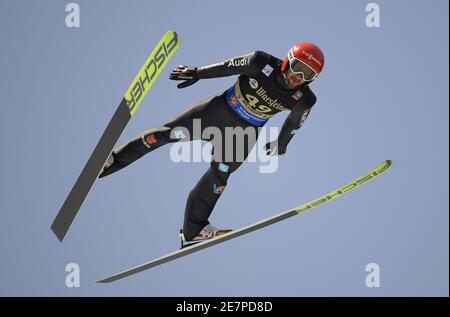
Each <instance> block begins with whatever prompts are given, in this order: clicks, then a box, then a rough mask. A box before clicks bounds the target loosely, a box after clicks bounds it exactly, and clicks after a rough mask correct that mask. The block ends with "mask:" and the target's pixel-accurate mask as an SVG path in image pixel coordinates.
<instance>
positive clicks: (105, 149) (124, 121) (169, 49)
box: [51, 31, 180, 241]
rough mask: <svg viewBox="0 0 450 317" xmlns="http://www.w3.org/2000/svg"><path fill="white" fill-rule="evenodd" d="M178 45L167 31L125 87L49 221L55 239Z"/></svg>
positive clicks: (174, 35)
mask: <svg viewBox="0 0 450 317" xmlns="http://www.w3.org/2000/svg"><path fill="white" fill-rule="evenodd" d="M179 47H180V38H179V36H178V34H177V33H176V32H174V31H169V32H167V33H166V34H165V35H164V37H163V38H162V39H161V40H160V41H159V43H158V45H157V46H156V47H155V49H154V50H153V51H152V53H151V55H150V57H149V58H148V59H147V61H146V62H145V64H144V66H142V67H141V69H140V71H139V73H138V75H137V76H136V77H135V78H134V80H133V82H132V83H131V85H130V87H129V88H128V89H127V91H126V93H125V95H124V97H123V99H122V100H121V102H120V104H119V106H118V107H117V110H116V112H115V113H114V115H113V117H112V119H111V121H110V122H109V124H108V126H107V128H106V130H105V131H104V132H103V135H102V137H101V138H100V141H99V142H98V144H97V146H96V147H95V149H94V151H93V153H92V154H91V156H90V158H89V160H88V162H87V163H86V165H85V166H84V168H83V171H82V172H81V174H80V176H79V177H78V179H77V181H76V182H75V185H74V186H73V188H72V190H71V191H70V193H69V195H68V196H67V198H66V200H65V201H64V203H63V205H62V207H61V209H60V210H59V212H58V214H57V216H56V218H55V220H54V221H53V223H52V225H51V229H52V231H53V232H54V233H55V235H56V237H57V238H58V239H59V241H62V240H63V239H64V237H65V235H66V234H67V231H68V230H69V228H70V226H71V224H72V222H73V221H74V219H75V217H76V215H77V213H78V211H79V209H80V208H81V206H82V205H83V202H84V201H85V200H86V197H87V196H88V194H89V192H90V190H91V188H92V186H93V185H94V183H95V181H96V179H97V178H98V176H99V174H100V173H101V170H102V167H103V165H104V164H105V162H106V160H107V159H108V156H109V155H110V154H111V152H112V150H113V148H114V145H115V144H116V142H117V140H118V139H119V137H120V136H121V135H122V133H123V131H124V130H125V128H126V126H127V125H128V122H129V121H130V119H131V118H132V117H133V116H134V115H135V113H136V110H137V109H138V107H139V105H140V104H141V102H142V100H143V99H144V97H145V95H146V94H147V92H148V91H149V90H150V88H151V87H152V86H153V84H154V82H155V81H156V79H157V78H158V76H159V75H160V74H161V72H162V70H163V68H164V67H165V66H166V65H167V63H168V62H169V60H170V59H171V58H172V56H173V55H174V54H175V52H176V51H177V49H178V48H179Z"/></svg>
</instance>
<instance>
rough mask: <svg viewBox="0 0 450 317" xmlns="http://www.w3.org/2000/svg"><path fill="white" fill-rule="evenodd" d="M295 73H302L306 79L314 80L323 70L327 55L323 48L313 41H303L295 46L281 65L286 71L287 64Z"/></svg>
mask: <svg viewBox="0 0 450 317" xmlns="http://www.w3.org/2000/svg"><path fill="white" fill-rule="evenodd" d="M288 64H289V67H290V69H291V71H292V72H293V73H295V74H302V76H303V79H304V80H306V81H311V80H314V79H315V78H316V77H317V76H318V75H319V74H320V72H321V71H322V69H323V66H324V64H325V57H324V56H323V53H322V50H321V49H320V48H319V47H318V46H316V45H314V44H313V43H309V42H303V43H299V44H297V45H295V46H293V47H292V48H291V49H290V50H289V52H288V54H287V56H286V58H285V59H284V61H283V64H282V65H281V70H282V71H283V72H284V71H285V70H286V68H287V65H288Z"/></svg>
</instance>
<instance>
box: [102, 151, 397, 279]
mask: <svg viewBox="0 0 450 317" xmlns="http://www.w3.org/2000/svg"><path fill="white" fill-rule="evenodd" d="M392 165H393V162H392V161H390V160H387V161H384V162H383V163H381V164H380V165H379V166H378V167H377V168H375V169H374V170H372V171H371V172H369V173H367V174H365V175H364V176H362V177H360V178H358V179H356V180H354V181H353V182H351V183H349V184H347V185H345V186H342V187H341V188H339V189H337V190H335V191H333V192H331V193H328V194H327V195H325V196H322V197H320V198H318V199H315V200H313V201H310V202H308V203H306V204H302V205H299V206H297V207H295V208H293V209H291V210H289V211H285V212H282V213H280V214H277V215H275V216H272V217H269V218H266V219H264V220H261V221H259V222H257V223H254V224H252V225H249V226H247V227H243V228H241V229H238V230H235V231H231V232H229V233H227V234H224V235H222V236H218V237H216V238H212V239H210V240H206V241H204V242H200V243H197V244H194V245H191V246H188V247H185V248H183V249H181V250H178V251H175V252H172V253H169V254H167V255H164V256H162V257H160V258H157V259H155V260H152V261H150V262H147V263H144V264H142V265H139V266H136V267H134V268H131V269H128V270H126V271H123V272H120V273H118V274H115V275H111V276H109V277H106V278H103V279H101V280H99V281H97V283H110V282H114V281H117V280H120V279H122V278H124V277H127V276H130V275H133V274H136V273H139V272H141V271H144V270H147V269H150V268H152V267H155V266H158V265H161V264H164V263H167V262H169V261H172V260H175V259H178V258H180V257H183V256H185V255H188V254H191V253H194V252H197V251H200V250H203V249H206V248H209V247H212V246H213V245H216V244H218V243H222V242H225V241H227V240H230V239H234V238H237V237H239V236H242V235H244V234H247V233H249V232H252V231H255V230H258V229H261V228H264V227H267V226H269V225H271V224H274V223H277V222H279V221H282V220H285V219H287V218H290V217H292V216H296V215H298V214H300V213H302V212H304V211H307V210H309V209H312V208H315V207H318V206H320V205H322V204H324V203H327V202H329V201H330V200H333V199H335V198H337V197H340V196H342V195H343V194H345V193H347V192H349V191H351V190H353V189H355V188H356V187H358V186H361V185H362V184H364V183H366V182H367V181H369V180H372V179H374V178H376V177H378V176H379V175H381V174H382V173H384V172H385V171H387V170H388V169H389V168H390V167H391V166H392Z"/></svg>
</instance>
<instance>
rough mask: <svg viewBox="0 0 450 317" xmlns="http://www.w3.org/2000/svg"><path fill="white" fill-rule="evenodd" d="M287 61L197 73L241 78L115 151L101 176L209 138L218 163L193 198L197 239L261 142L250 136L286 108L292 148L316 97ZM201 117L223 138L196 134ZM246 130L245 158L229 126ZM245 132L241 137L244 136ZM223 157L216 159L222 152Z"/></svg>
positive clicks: (188, 217)
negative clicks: (294, 80)
mask: <svg viewBox="0 0 450 317" xmlns="http://www.w3.org/2000/svg"><path fill="white" fill-rule="evenodd" d="M281 64H282V61H281V60H280V59H278V58H276V57H274V56H272V55H270V54H267V53H265V52H262V51H256V52H252V53H249V54H246V55H242V56H238V57H234V58H230V59H227V60H225V61H223V62H221V63H216V64H212V65H208V66H204V67H199V68H197V70H196V75H197V77H198V78H199V79H206V78H215V77H225V76H231V75H240V76H239V77H238V79H237V81H236V83H235V84H234V85H233V86H232V87H231V88H229V89H228V90H226V91H225V92H223V93H221V94H219V95H217V96H214V97H212V98H209V99H206V100H203V101H201V102H199V103H198V104H196V105H194V106H192V107H190V108H189V109H187V110H186V111H185V112H184V113H182V114H181V115H180V116H178V117H177V118H176V119H175V120H173V121H170V122H168V123H166V124H164V125H162V126H161V127H158V128H152V129H149V130H147V131H144V132H143V133H141V134H140V135H139V136H137V137H136V138H134V139H132V140H130V141H129V142H128V143H126V144H125V145H123V146H122V147H120V148H117V149H115V150H114V151H113V156H114V163H113V164H112V165H111V166H110V167H109V168H107V169H106V170H105V171H104V172H103V173H102V174H101V175H100V177H104V176H106V175H109V174H111V173H113V172H116V171H117V170H119V169H121V168H123V167H125V166H127V165H129V164H130V163H132V162H134V161H135V160H137V159H139V158H140V157H142V156H143V155H145V154H147V153H149V152H151V151H153V150H155V149H157V148H159V147H161V146H163V145H165V144H168V143H172V142H178V141H189V140H193V139H203V140H206V141H209V142H211V143H212V145H213V159H212V161H211V166H210V168H209V169H208V170H207V171H206V173H205V174H204V175H203V177H202V178H201V179H200V181H199V182H198V183H197V185H196V186H195V187H194V188H193V189H192V191H191V192H190V194H189V197H188V199H187V204H186V210H185V218H184V225H183V232H184V235H185V237H186V239H187V240H192V239H193V238H194V237H195V236H196V235H197V233H198V232H200V230H201V229H202V228H203V227H204V226H205V225H207V224H209V222H208V218H209V216H210V214H211V212H212V210H213V208H214V206H215V204H216V202H217V200H218V198H219V197H220V194H221V193H222V191H223V189H224V188H225V186H226V185H227V180H228V178H229V176H230V174H231V173H233V172H234V171H235V170H237V169H238V168H239V166H240V165H241V164H242V161H243V160H245V158H247V155H248V154H249V152H250V150H251V149H252V147H253V146H254V144H255V141H256V138H253V137H250V136H249V135H250V134H251V133H250V134H247V133H248V132H249V131H250V132H252V131H253V132H254V135H256V136H257V135H258V134H259V128H258V127H262V126H263V125H264V124H265V123H266V121H267V120H268V119H269V118H270V117H271V116H273V115H274V114H276V113H277V112H280V111H282V110H290V111H291V113H290V114H289V116H288V117H287V119H286V120H285V122H284V124H283V127H282V129H281V131H280V134H279V136H278V145H279V147H280V148H286V146H287V144H288V143H289V142H290V140H291V139H292V137H293V135H294V134H295V132H296V131H297V129H299V128H300V127H301V125H302V124H303V122H304V120H305V119H306V118H307V116H308V114H309V111H310V109H311V107H312V106H313V105H314V104H315V102H316V97H315V95H314V94H313V92H312V91H311V90H310V88H309V87H308V86H307V85H304V86H301V87H299V88H296V89H289V88H288V87H287V86H286V83H285V81H284V77H283V73H282V71H281V68H280V67H281ZM195 119H200V120H201V121H197V122H201V128H202V131H205V129H206V128H208V127H209V128H211V127H215V128H216V130H217V129H219V130H220V131H221V132H222V133H221V137H219V138H222V140H219V139H218V137H217V135H215V137H213V138H211V136H208V135H202V136H200V135H195V134H194V131H193V130H194V129H193V127H194V124H195V121H196V120H195ZM226 127H232V128H237V127H240V128H242V130H241V131H243V130H244V129H246V130H245V131H246V132H239V130H236V131H237V132H236V133H237V135H238V136H240V137H243V140H244V147H243V150H242V151H241V152H243V157H242V153H241V156H240V157H238V155H237V153H239V150H238V151H236V153H233V154H232V155H231V158H230V157H229V156H228V155H227V151H228V152H230V149H229V148H227V147H226V146H225V144H226V142H225V140H224V139H225V135H226V133H225V128H226ZM239 134H240V135H239ZM219 147H220V149H221V150H222V151H221V155H216V154H217V153H216V152H220V151H217V150H218V149H219Z"/></svg>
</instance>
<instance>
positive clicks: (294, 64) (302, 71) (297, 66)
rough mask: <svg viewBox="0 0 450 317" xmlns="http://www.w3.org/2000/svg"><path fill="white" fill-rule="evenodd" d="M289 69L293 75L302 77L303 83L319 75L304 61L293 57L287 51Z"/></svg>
mask: <svg viewBox="0 0 450 317" xmlns="http://www.w3.org/2000/svg"><path fill="white" fill-rule="evenodd" d="M289 67H290V68H291V71H292V72H293V73H294V74H297V75H302V76H303V80H305V81H311V80H313V79H316V77H317V76H319V73H317V72H316V71H315V70H314V69H313V68H312V67H311V66H309V65H308V64H306V63H305V62H304V61H302V60H300V59H298V58H297V57H295V56H294V55H293V54H292V52H291V51H289Z"/></svg>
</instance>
